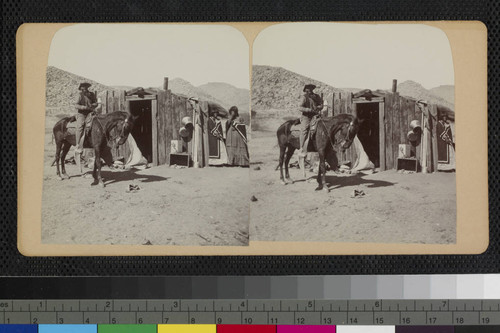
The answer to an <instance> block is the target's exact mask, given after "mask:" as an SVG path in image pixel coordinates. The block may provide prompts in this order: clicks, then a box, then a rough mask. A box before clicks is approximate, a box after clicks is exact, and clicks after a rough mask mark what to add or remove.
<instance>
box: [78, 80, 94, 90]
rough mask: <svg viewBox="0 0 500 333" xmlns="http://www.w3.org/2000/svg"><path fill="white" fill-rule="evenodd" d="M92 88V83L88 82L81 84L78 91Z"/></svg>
mask: <svg viewBox="0 0 500 333" xmlns="http://www.w3.org/2000/svg"><path fill="white" fill-rule="evenodd" d="M90 86H91V84H90V83H88V82H82V83H80V85H79V86H78V90H80V89H82V88H88V87H90Z"/></svg>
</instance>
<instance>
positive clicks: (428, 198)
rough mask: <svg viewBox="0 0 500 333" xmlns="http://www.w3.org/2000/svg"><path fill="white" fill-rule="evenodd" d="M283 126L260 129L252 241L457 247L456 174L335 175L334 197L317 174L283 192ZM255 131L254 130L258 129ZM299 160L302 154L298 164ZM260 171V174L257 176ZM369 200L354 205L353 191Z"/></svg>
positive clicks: (295, 172)
mask: <svg viewBox="0 0 500 333" xmlns="http://www.w3.org/2000/svg"><path fill="white" fill-rule="evenodd" d="M279 123H280V121H278V120H274V119H270V120H268V121H266V125H264V126H263V124H262V123H259V124H257V125H258V126H256V128H259V131H253V132H252V142H251V143H250V154H251V155H250V156H251V161H252V165H251V168H250V182H251V192H252V193H251V194H252V195H254V196H255V197H256V198H257V201H255V202H252V203H251V208H250V210H251V213H250V218H251V223H250V239H251V240H259V241H331V242H376V243H425V244H432V243H438V244H449V243H455V242H456V185H455V173H447V172H446V173H445V172H437V173H434V174H422V173H417V174H401V173H398V172H396V171H395V170H390V171H384V172H376V173H373V174H361V173H359V174H355V175H351V174H336V173H335V172H333V171H329V172H328V173H327V176H326V181H327V183H329V188H330V193H326V192H323V191H319V192H316V191H315V188H316V186H317V183H316V179H315V174H313V173H312V172H308V173H307V177H308V178H313V179H311V180H309V181H304V179H303V178H302V176H301V172H300V170H299V169H297V168H292V169H290V176H291V177H292V179H294V180H295V181H296V182H295V183H294V184H289V185H282V184H281V183H280V180H279V171H275V167H276V166H277V164H278V157H279V148H278V145H277V140H276V134H275V132H274V130H271V129H274V128H277V125H279ZM252 125H253V124H252ZM295 161H297V153H295V155H294V157H292V160H291V162H295ZM256 168H257V169H258V168H260V170H256ZM355 189H356V190H362V191H363V192H364V193H365V196H362V197H357V198H351V195H352V194H353V190H355Z"/></svg>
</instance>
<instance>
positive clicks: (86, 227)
mask: <svg viewBox="0 0 500 333" xmlns="http://www.w3.org/2000/svg"><path fill="white" fill-rule="evenodd" d="M48 123H49V122H48ZM49 124H50V123H49ZM50 141H51V134H50V131H47V134H46V151H45V160H44V181H43V186H44V187H43V202H42V243H49V244H61V243H65V244H152V245H233V246H235V245H236V246H238V245H248V225H249V204H250V200H249V197H250V194H249V191H248V188H249V176H248V173H249V171H248V168H239V167H209V168H204V169H194V168H189V169H175V168H171V167H168V166H159V167H153V168H149V169H145V170H134V169H132V170H130V171H111V169H109V168H108V167H107V166H106V167H103V171H102V175H103V178H104V180H105V183H106V187H105V188H100V187H94V186H90V183H91V182H92V177H89V178H82V177H80V176H74V177H71V179H69V180H63V181H60V180H59V179H58V177H56V169H55V167H51V166H50V163H51V162H52V160H53V158H54V154H55V145H54V144H51V143H50ZM72 152H73V149H72V150H70V153H69V154H68V156H71V155H72ZM66 170H67V172H68V174H69V175H77V174H78V172H77V167H76V166H75V165H67V168H66ZM84 170H87V171H89V172H90V171H91V170H90V169H85V168H84ZM129 184H134V185H138V186H139V187H140V190H139V191H137V192H135V193H127V192H126V191H127V190H128V187H129Z"/></svg>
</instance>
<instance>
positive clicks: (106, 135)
mask: <svg viewBox="0 0 500 333" xmlns="http://www.w3.org/2000/svg"><path fill="white" fill-rule="evenodd" d="M95 119H96V120H97V122H98V123H99V126H100V127H101V130H102V132H103V133H104V137H105V138H106V141H107V142H108V143H109V142H110V141H111V142H112V143H113V148H114V147H115V144H114V142H115V141H116V139H117V138H121V137H123V132H124V131H125V124H126V123H128V119H127V118H125V120H124V124H123V126H122V129H121V131H120V134H119V135H116V136H114V137H112V138H111V139H110V138H109V136H108V133H106V129H105V128H104V126H103V124H102V123H101V121H100V120H99V117H97V116H96V117H95ZM111 129H112V128H111ZM111 129H110V130H111Z"/></svg>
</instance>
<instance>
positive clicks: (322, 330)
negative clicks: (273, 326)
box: [276, 325, 336, 333]
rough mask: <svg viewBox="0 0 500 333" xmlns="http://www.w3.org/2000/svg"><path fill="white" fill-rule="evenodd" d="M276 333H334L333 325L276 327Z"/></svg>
mask: <svg viewBox="0 0 500 333" xmlns="http://www.w3.org/2000/svg"><path fill="white" fill-rule="evenodd" d="M276 331H277V333H335V331H336V329H335V326H333V325H278V327H277V330H276Z"/></svg>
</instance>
